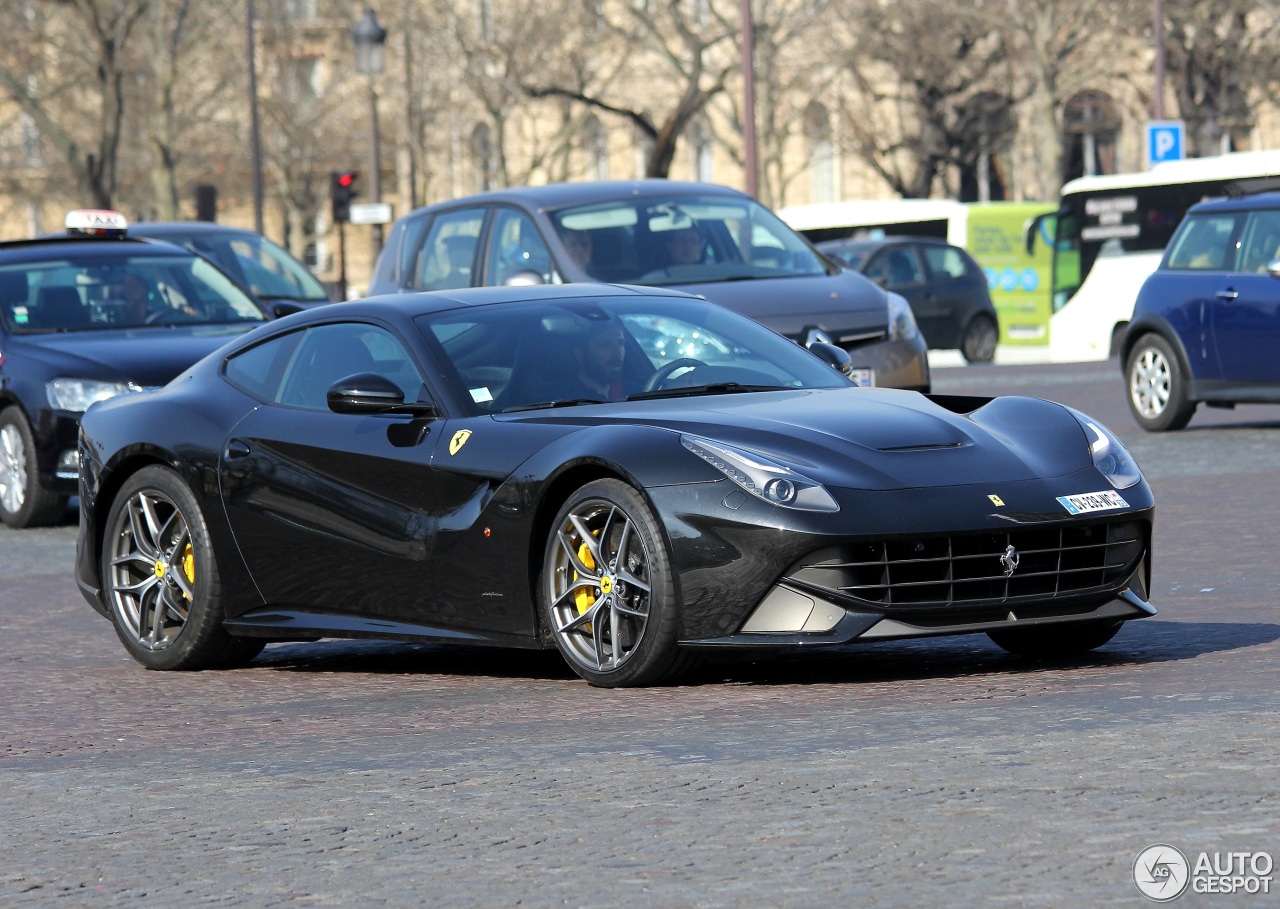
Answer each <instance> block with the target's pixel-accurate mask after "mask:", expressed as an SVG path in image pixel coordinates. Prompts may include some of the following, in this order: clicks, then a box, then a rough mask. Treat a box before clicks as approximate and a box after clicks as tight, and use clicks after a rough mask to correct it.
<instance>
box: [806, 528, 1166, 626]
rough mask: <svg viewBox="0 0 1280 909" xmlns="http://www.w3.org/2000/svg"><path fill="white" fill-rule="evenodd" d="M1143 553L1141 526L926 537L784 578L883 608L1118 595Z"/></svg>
mask: <svg viewBox="0 0 1280 909" xmlns="http://www.w3.org/2000/svg"><path fill="white" fill-rule="evenodd" d="M1009 547H1013V552H1014V553H1016V557H1017V567H1016V568H1014V570H1013V571H1012V573H1008V572H1007V568H1008V566H1009V565H1010V564H1012V561H1013V553H1009ZM1145 549H1146V535H1145V533H1144V525H1143V524H1142V523H1140V522H1136V521H1125V522H1111V523H1091V524H1064V525H1057V526H1053V527H1046V528H1027V529H1023V528H1019V529H1015V530H1008V531H999V532H990V533H973V534H954V535H949V536H922V537H913V538H906V539H893V540H880V541H871V542H861V543H855V544H851V545H847V546H838V547H831V548H828V549H823V550H820V551H818V552H815V553H812V554H810V555H809V556H807V557H806V558H804V559H801V560H800V561H799V562H798V563H797V564H796V565H795V566H794V567H793V569H792V571H790V572H788V574H787V578H786V580H790V581H793V582H795V583H796V584H798V585H802V586H803V587H807V588H809V589H811V590H812V591H813V592H814V593H823V592H825V593H827V594H828V595H830V596H831V597H832V599H834V600H836V601H837V602H839V601H840V600H846V601H848V600H854V601H858V602H862V603H867V604H871V605H873V606H877V607H880V608H885V607H902V608H904V609H913V608H938V607H947V606H960V605H963V606H970V605H972V606H981V605H994V604H1011V603H1017V602H1020V601H1035V600H1046V599H1053V598H1058V597H1081V596H1088V595H1090V594H1095V593H1105V592H1108V591H1113V590H1115V589H1117V588H1118V587H1119V585H1120V584H1122V583H1123V582H1124V581H1125V580H1126V579H1127V578H1128V577H1129V576H1130V575H1131V574H1132V573H1133V571H1134V569H1135V568H1136V567H1137V565H1138V561H1139V560H1140V559H1141V558H1142V555H1143V552H1144V551H1145ZM1007 553H1008V555H1006V554H1007ZM1002 557H1004V560H1003V561H1002Z"/></svg>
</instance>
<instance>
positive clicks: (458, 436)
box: [449, 429, 471, 456]
mask: <svg viewBox="0 0 1280 909" xmlns="http://www.w3.org/2000/svg"><path fill="white" fill-rule="evenodd" d="M469 438H471V430H469V429H459V430H458V431H457V432H455V433H454V434H453V438H452V439H450V440H449V454H450V456H452V455H456V454H457V453H458V452H459V451H461V450H462V446H463V445H466V444H467V439H469Z"/></svg>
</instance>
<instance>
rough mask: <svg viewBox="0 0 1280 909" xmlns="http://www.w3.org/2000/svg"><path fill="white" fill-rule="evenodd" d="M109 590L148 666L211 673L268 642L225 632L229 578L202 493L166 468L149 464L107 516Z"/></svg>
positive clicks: (119, 625) (121, 623) (129, 641)
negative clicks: (224, 582)
mask: <svg viewBox="0 0 1280 909" xmlns="http://www.w3.org/2000/svg"><path fill="white" fill-rule="evenodd" d="M101 570H102V592H103V597H104V599H105V600H106V603H107V608H108V610H109V612H110V614H111V620H112V622H113V623H114V625H115V628H116V634H117V635H118V636H119V638H120V642H121V643H122V644H124V648H125V650H127V651H128V652H129V655H130V656H131V657H133V658H134V659H135V660H137V661H138V662H139V663H141V664H142V665H143V666H146V667H147V668H148V669H212V668H215V667H222V666H233V665H237V664H240V663H246V662H248V661H249V660H251V659H253V658H254V657H255V656H256V655H257V654H258V653H259V652H260V651H261V650H262V648H263V646H264V644H265V642H264V641H259V640H254V639H247V638H237V637H233V636H232V635H230V634H228V633H227V632H226V631H225V630H224V629H223V627H222V620H223V617H224V615H223V609H222V579H221V575H220V574H219V572H218V563H217V558H216V555H215V553H214V551H213V546H212V544H211V543H210V541H209V529H208V526H207V525H206V524H205V520H204V515H203V514H202V513H201V511H200V506H199V504H197V502H196V499H195V496H194V495H192V493H191V490H190V489H188V488H187V485H186V484H185V483H183V482H182V479H181V478H180V477H179V476H178V475H177V474H176V473H175V472H174V471H172V470H170V469H169V468H167V467H160V466H158V465H152V466H149V467H144V468H142V469H141V470H139V471H138V472H137V473H136V474H134V475H133V476H132V477H130V478H129V479H128V480H127V481H126V482H125V484H124V486H122V487H121V489H120V492H119V494H118V495H117V496H116V498H115V501H114V502H112V504H111V510H110V511H109V512H108V514H107V523H106V532H105V535H104V536H103V543H102V562H101Z"/></svg>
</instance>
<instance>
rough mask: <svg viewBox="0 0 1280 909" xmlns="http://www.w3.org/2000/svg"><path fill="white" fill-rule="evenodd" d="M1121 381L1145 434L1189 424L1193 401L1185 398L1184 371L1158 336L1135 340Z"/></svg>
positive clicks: (1166, 343) (1130, 407)
mask: <svg viewBox="0 0 1280 909" xmlns="http://www.w3.org/2000/svg"><path fill="white" fill-rule="evenodd" d="M1124 379H1125V390H1126V392H1127V394H1126V396H1125V399H1126V400H1127V401H1128V402H1129V412H1130V413H1132V414H1133V418H1134V420H1136V421H1137V423H1138V425H1139V426H1141V427H1142V428H1143V429H1145V430H1147V432H1167V431H1169V430H1176V429H1181V428H1182V427H1184V426H1186V425H1187V424H1188V423H1189V422H1191V416H1192V414H1194V413H1195V412H1196V402H1195V401H1190V400H1188V399H1187V376H1186V372H1185V371H1184V370H1183V368H1182V362H1181V361H1180V360H1179V359H1178V355H1177V354H1176V353H1174V350H1173V346H1172V345H1171V344H1170V343H1169V342H1168V341H1166V340H1165V339H1164V338H1162V337H1161V336H1160V335H1157V334H1145V335H1143V336H1142V337H1140V338H1139V339H1138V340H1137V342H1136V343H1135V344H1134V345H1133V348H1132V349H1131V350H1130V351H1129V359H1128V360H1127V361H1126V362H1125V367H1124Z"/></svg>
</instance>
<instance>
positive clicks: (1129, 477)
mask: <svg viewBox="0 0 1280 909" xmlns="http://www.w3.org/2000/svg"><path fill="white" fill-rule="evenodd" d="M1067 409H1068V410H1070V411H1071V414H1072V416H1074V417H1075V418H1076V419H1077V420H1079V421H1080V425H1081V426H1083V427H1084V433H1085V437H1086V438H1088V440H1089V451H1090V452H1091V453H1092V454H1093V466H1094V467H1096V468H1098V470H1099V471H1101V472H1102V475H1103V476H1105V477H1106V478H1107V479H1108V480H1110V481H1111V485H1112V486H1114V487H1115V488H1116V489H1127V488H1128V487H1130V486H1132V485H1134V484H1135V483H1137V482H1138V481H1139V480H1141V479H1142V471H1141V470H1139V469H1138V462H1137V461H1135V460H1134V459H1133V455H1131V454H1129V452H1128V450H1127V449H1126V448H1125V447H1124V446H1123V445H1121V444H1120V440H1119V439H1117V438H1116V437H1115V435H1113V434H1112V432H1111V430H1109V429H1107V427H1105V426H1103V425H1102V424H1101V423H1099V422H1098V421H1097V420H1095V419H1093V418H1092V417H1088V416H1085V415H1084V414H1082V413H1080V411H1078V410H1072V409H1071V408H1070V407H1068V408H1067Z"/></svg>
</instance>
